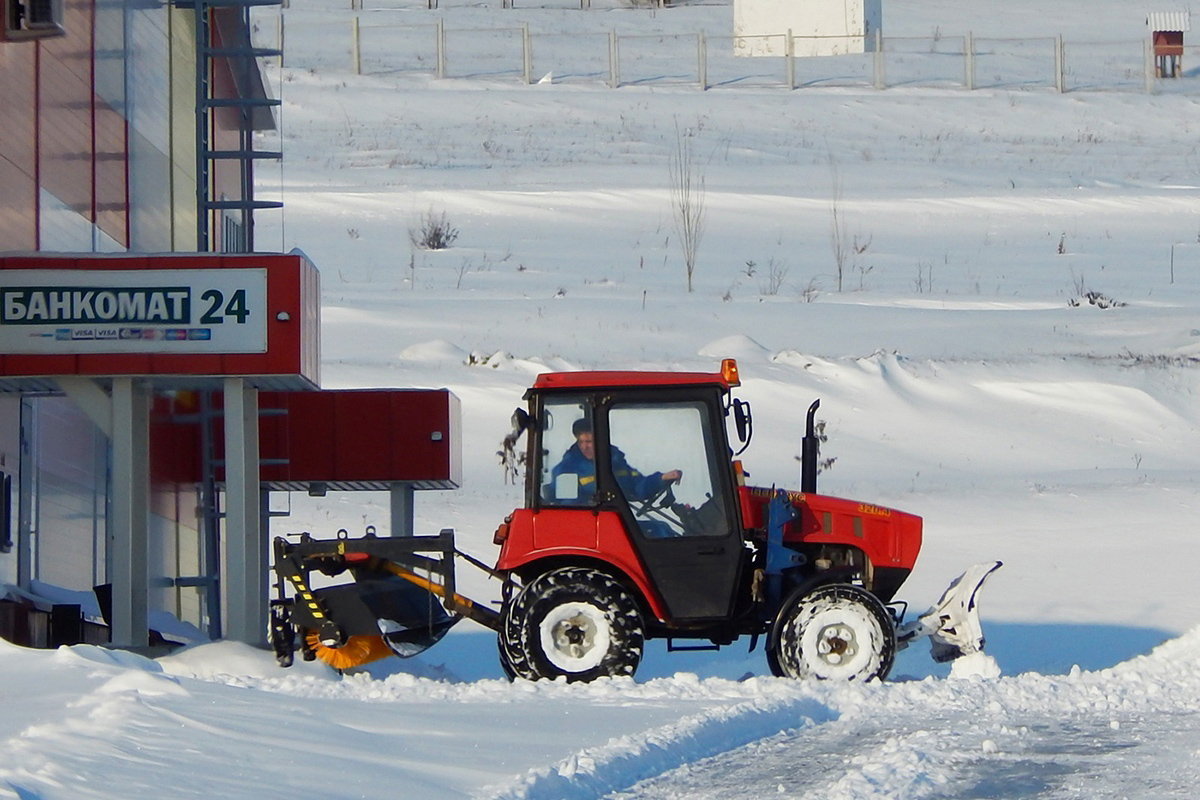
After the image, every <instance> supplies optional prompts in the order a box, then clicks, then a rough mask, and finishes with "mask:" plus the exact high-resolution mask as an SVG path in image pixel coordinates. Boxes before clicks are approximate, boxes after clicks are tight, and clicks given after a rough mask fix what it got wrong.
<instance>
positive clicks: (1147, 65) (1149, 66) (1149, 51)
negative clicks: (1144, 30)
mask: <svg viewBox="0 0 1200 800" xmlns="http://www.w3.org/2000/svg"><path fill="white" fill-rule="evenodd" d="M1142 53H1143V64H1144V66H1143V69H1144V71H1145V73H1146V94H1153V93H1154V72H1155V69H1154V46H1153V45H1152V44H1151V43H1150V40H1149V39H1146V40H1145V41H1143V42H1142Z"/></svg>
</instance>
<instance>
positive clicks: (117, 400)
mask: <svg viewBox="0 0 1200 800" xmlns="http://www.w3.org/2000/svg"><path fill="white" fill-rule="evenodd" d="M112 471H113V474H112V503H113V505H112V516H111V521H112V530H111V531H110V532H109V547H110V548H111V549H110V550H109V554H108V555H109V573H108V577H109V581H110V582H111V584H112V614H111V616H110V622H111V625H112V636H111V642H112V644H113V646H114V647H134V648H141V647H147V646H148V645H149V644H150V637H149V623H148V619H147V615H148V602H149V600H148V593H149V585H150V573H149V565H148V561H147V552H148V551H149V538H150V537H149V528H150V523H149V519H150V395H149V392H148V391H147V390H146V389H145V388H144V387H141V386H137V385H135V384H134V382H133V379H132V378H114V379H113V384H112Z"/></svg>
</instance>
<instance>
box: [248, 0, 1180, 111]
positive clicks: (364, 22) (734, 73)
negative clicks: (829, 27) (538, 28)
mask: <svg viewBox="0 0 1200 800" xmlns="http://www.w3.org/2000/svg"><path fill="white" fill-rule="evenodd" d="M363 1H365V0H354V2H356V3H357V2H363ZM436 1H437V0H428V2H431V3H436ZM513 1H514V0H503V2H505V3H506V4H507V3H510V2H513ZM599 1H600V0H597V2H599ZM293 2H295V0H293ZM422 2H425V0H422ZM540 2H542V0H539V3H540ZM588 2H590V0H572V3H574V4H579V3H588ZM506 7H508V6H507V5H506ZM539 7H542V6H540V5H539ZM572 7H578V5H574V6H572ZM389 8H391V6H389ZM412 8H413V9H417V10H420V9H423V8H424V5H414V6H412ZM406 16H407V15H406ZM275 25H276V28H275V31H274V38H275V40H276V41H275V42H273V43H270V44H273V45H274V46H276V47H278V48H279V49H283V45H284V42H285V40H286V39H287V35H288V32H291V33H293V34H294V35H296V36H304V40H305V41H306V42H311V41H317V42H319V43H320V44H319V46H314V47H304V48H290V49H288V51H287V53H286V55H285V58H286V60H287V66H289V67H294V68H302V69H303V68H309V69H319V68H329V67H336V68H342V69H349V70H350V71H352V72H354V73H356V74H363V75H392V74H400V73H425V74H429V75H432V76H434V77H436V78H464V79H488V80H512V81H517V82H520V83H526V84H530V83H536V82H539V81H553V82H554V83H571V82H584V83H603V84H605V85H607V86H609V87H611V88H617V87H620V86H631V85H632V86H639V85H671V84H676V85H693V86H696V87H698V88H699V89H701V90H707V89H712V88H719V87H740V86H777V87H785V88H788V89H797V88H804V87H814V86H868V87H874V88H876V89H885V88H888V87H899V86H914V87H916V86H921V87H949V88H964V89H968V90H975V89H1049V90H1053V91H1057V92H1060V93H1061V92H1074V91H1094V90H1110V91H1111V90H1122V91H1144V92H1166V93H1184V94H1191V93H1200V81H1197V80H1196V79H1197V78H1198V77H1200V69H1193V70H1190V71H1183V72H1182V73H1181V76H1180V77H1179V78H1169V77H1168V78H1160V77H1158V75H1157V74H1156V62H1155V58H1154V55H1153V52H1152V50H1151V45H1150V42H1149V40H1144V41H1143V40H1126V41H1109V42H1065V41H1064V40H1063V38H1062V37H1061V36H1046V37H1038V38H992V37H981V36H975V35H973V34H970V33H968V34H966V35H964V36H931V37H890V36H886V35H883V34H882V32H876V34H875V35H874V36H872V37H865V38H864V37H858V38H857V39H856V38H855V37H837V38H838V39H839V41H851V42H852V44H851V45H850V46H849V47H847V48H846V49H849V50H854V51H857V52H848V53H845V54H843V55H832V56H819V57H818V56H805V55H800V54H802V53H808V52H813V51H814V50H815V48H816V47H817V46H819V45H820V44H821V43H820V42H818V41H817V39H818V37H807V36H796V35H793V34H792V33H791V32H790V31H782V32H780V33H778V34H771V35H767V36H731V35H723V36H713V35H710V34H707V33H705V32H703V31H697V32H695V33H653V34H640V33H628V32H618V31H617V30H616V29H612V30H607V31H605V30H597V29H590V30H585V31H580V32H571V33H563V32H535V31H533V30H531V29H530V26H529V23H528V22H515V24H513V25H511V26H505V27H462V28H458V27H452V26H449V25H447V24H446V23H445V20H444V18H443V17H442V16H441V15H436V16H435V15H431V19H430V20H429V21H428V22H380V21H378V15H366V16H364V15H360V14H357V13H352V14H350V16H349V18H348V19H347V20H346V22H345V23H344V24H342V23H339V24H336V25H332V26H331V25H329V24H328V23H324V22H323V23H317V22H314V21H309V20H308V19H305V20H303V21H295V20H291V19H289V17H288V15H287V13H286V12H283V13H281V14H280V15H279V16H278V17H277V18H276V21H275ZM318 28H320V31H319V33H318V31H317V29H318ZM259 36H260V39H261V38H263V37H264V36H265V37H266V38H270V33H269V32H265V31H260V34H259ZM750 40H764V41H756V42H751V41H750ZM749 51H754V52H771V53H777V54H778V55H758V56H745V55H738V54H739V53H745V52H749ZM1198 62H1200V47H1185V48H1184V53H1183V57H1182V63H1185V64H1187V63H1198Z"/></svg>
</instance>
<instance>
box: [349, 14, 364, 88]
mask: <svg viewBox="0 0 1200 800" xmlns="http://www.w3.org/2000/svg"><path fill="white" fill-rule="evenodd" d="M350 58H351V60H352V61H353V63H354V74H355V75H362V52H361V50H360V49H359V36H358V15H357V14H356V15H355V16H354V18H353V19H352V20H350Z"/></svg>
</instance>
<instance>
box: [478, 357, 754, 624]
mask: <svg viewBox="0 0 1200 800" xmlns="http://www.w3.org/2000/svg"><path fill="white" fill-rule="evenodd" d="M737 384H738V381H737V366H736V363H735V362H734V361H733V360H732V359H727V360H726V361H725V362H724V363H723V368H722V371H721V372H719V373H636V372H608V373H604V372H590V373H587V372H584V373H551V374H545V375H541V376H539V378H538V379H537V381H536V383H535V384H534V385H533V387H532V388H531V389H529V391H528V392H527V393H526V399H527V400H528V403H529V406H528V411H527V412H526V411H524V410H522V411H521V412H519V413H518V414H517V418H518V427H523V428H525V429H526V431H527V433H528V437H529V438H528V450H527V470H526V499H525V508H524V509H523V510H521V511H518V512H516V513H515V514H514V516H513V519H512V520H511V521H510V523H509V527H508V532H507V533H508V535H507V537H506V538H505V540H504V541H503V542H502V544H503V549H502V551H501V554H500V559H499V562H498V563H497V568H498V569H500V570H510V571H514V572H516V573H518V574H520V573H521V572H522V570H523V568H525V567H527V566H528V565H533V564H535V563H537V562H539V561H543V560H544V559H548V558H563V557H570V558H574V559H579V558H585V559H591V560H595V561H601V562H607V563H608V565H610V566H611V567H613V568H616V569H617V570H619V571H620V572H621V573H622V574H625V575H628V576H630V577H631V579H632V580H633V581H634V582H635V583H637V584H639V587H638V588H639V589H641V590H642V591H641V593H642V595H643V596H644V597H645V598H646V600H647V602H648V604H649V605H650V606H651V609H652V610H653V611H654V614H653V616H655V617H658V619H660V620H670V621H671V622H672V624H675V625H678V624H680V623H683V622H685V621H694V622H699V621H702V620H715V619H722V620H723V619H727V618H729V617H730V616H731V614H733V613H734V611H735V609H734V608H733V605H734V603H735V600H736V598H738V597H739V592H738V591H736V587H737V585H738V582H739V581H740V580H743V578H744V577H745V575H746V574H747V572H746V569H747V560H748V557H749V553H748V550H747V548H746V547H745V545H744V544H743V534H742V529H741V524H740V515H739V510H738V505H737V499H736V498H737V493H736V476H735V474H734V468H733V464H732V461H731V450H730V446H729V441H728V436H727V433H726V425H725V420H726V415H727V413H728V412H729V410H730V409H731V408H733V405H732V403H731V400H730V397H729V390H730V387H731V386H736V385H737ZM737 408H738V411H739V414H738V419H740V420H743V422H742V424H739V425H738V426H737V429H738V431H740V433H741V436H742V437H743V438H748V436H749V430H748V426H747V424H746V423H745V420H746V419H747V417H746V415H745V414H744V406H743V405H739V406H737Z"/></svg>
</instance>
